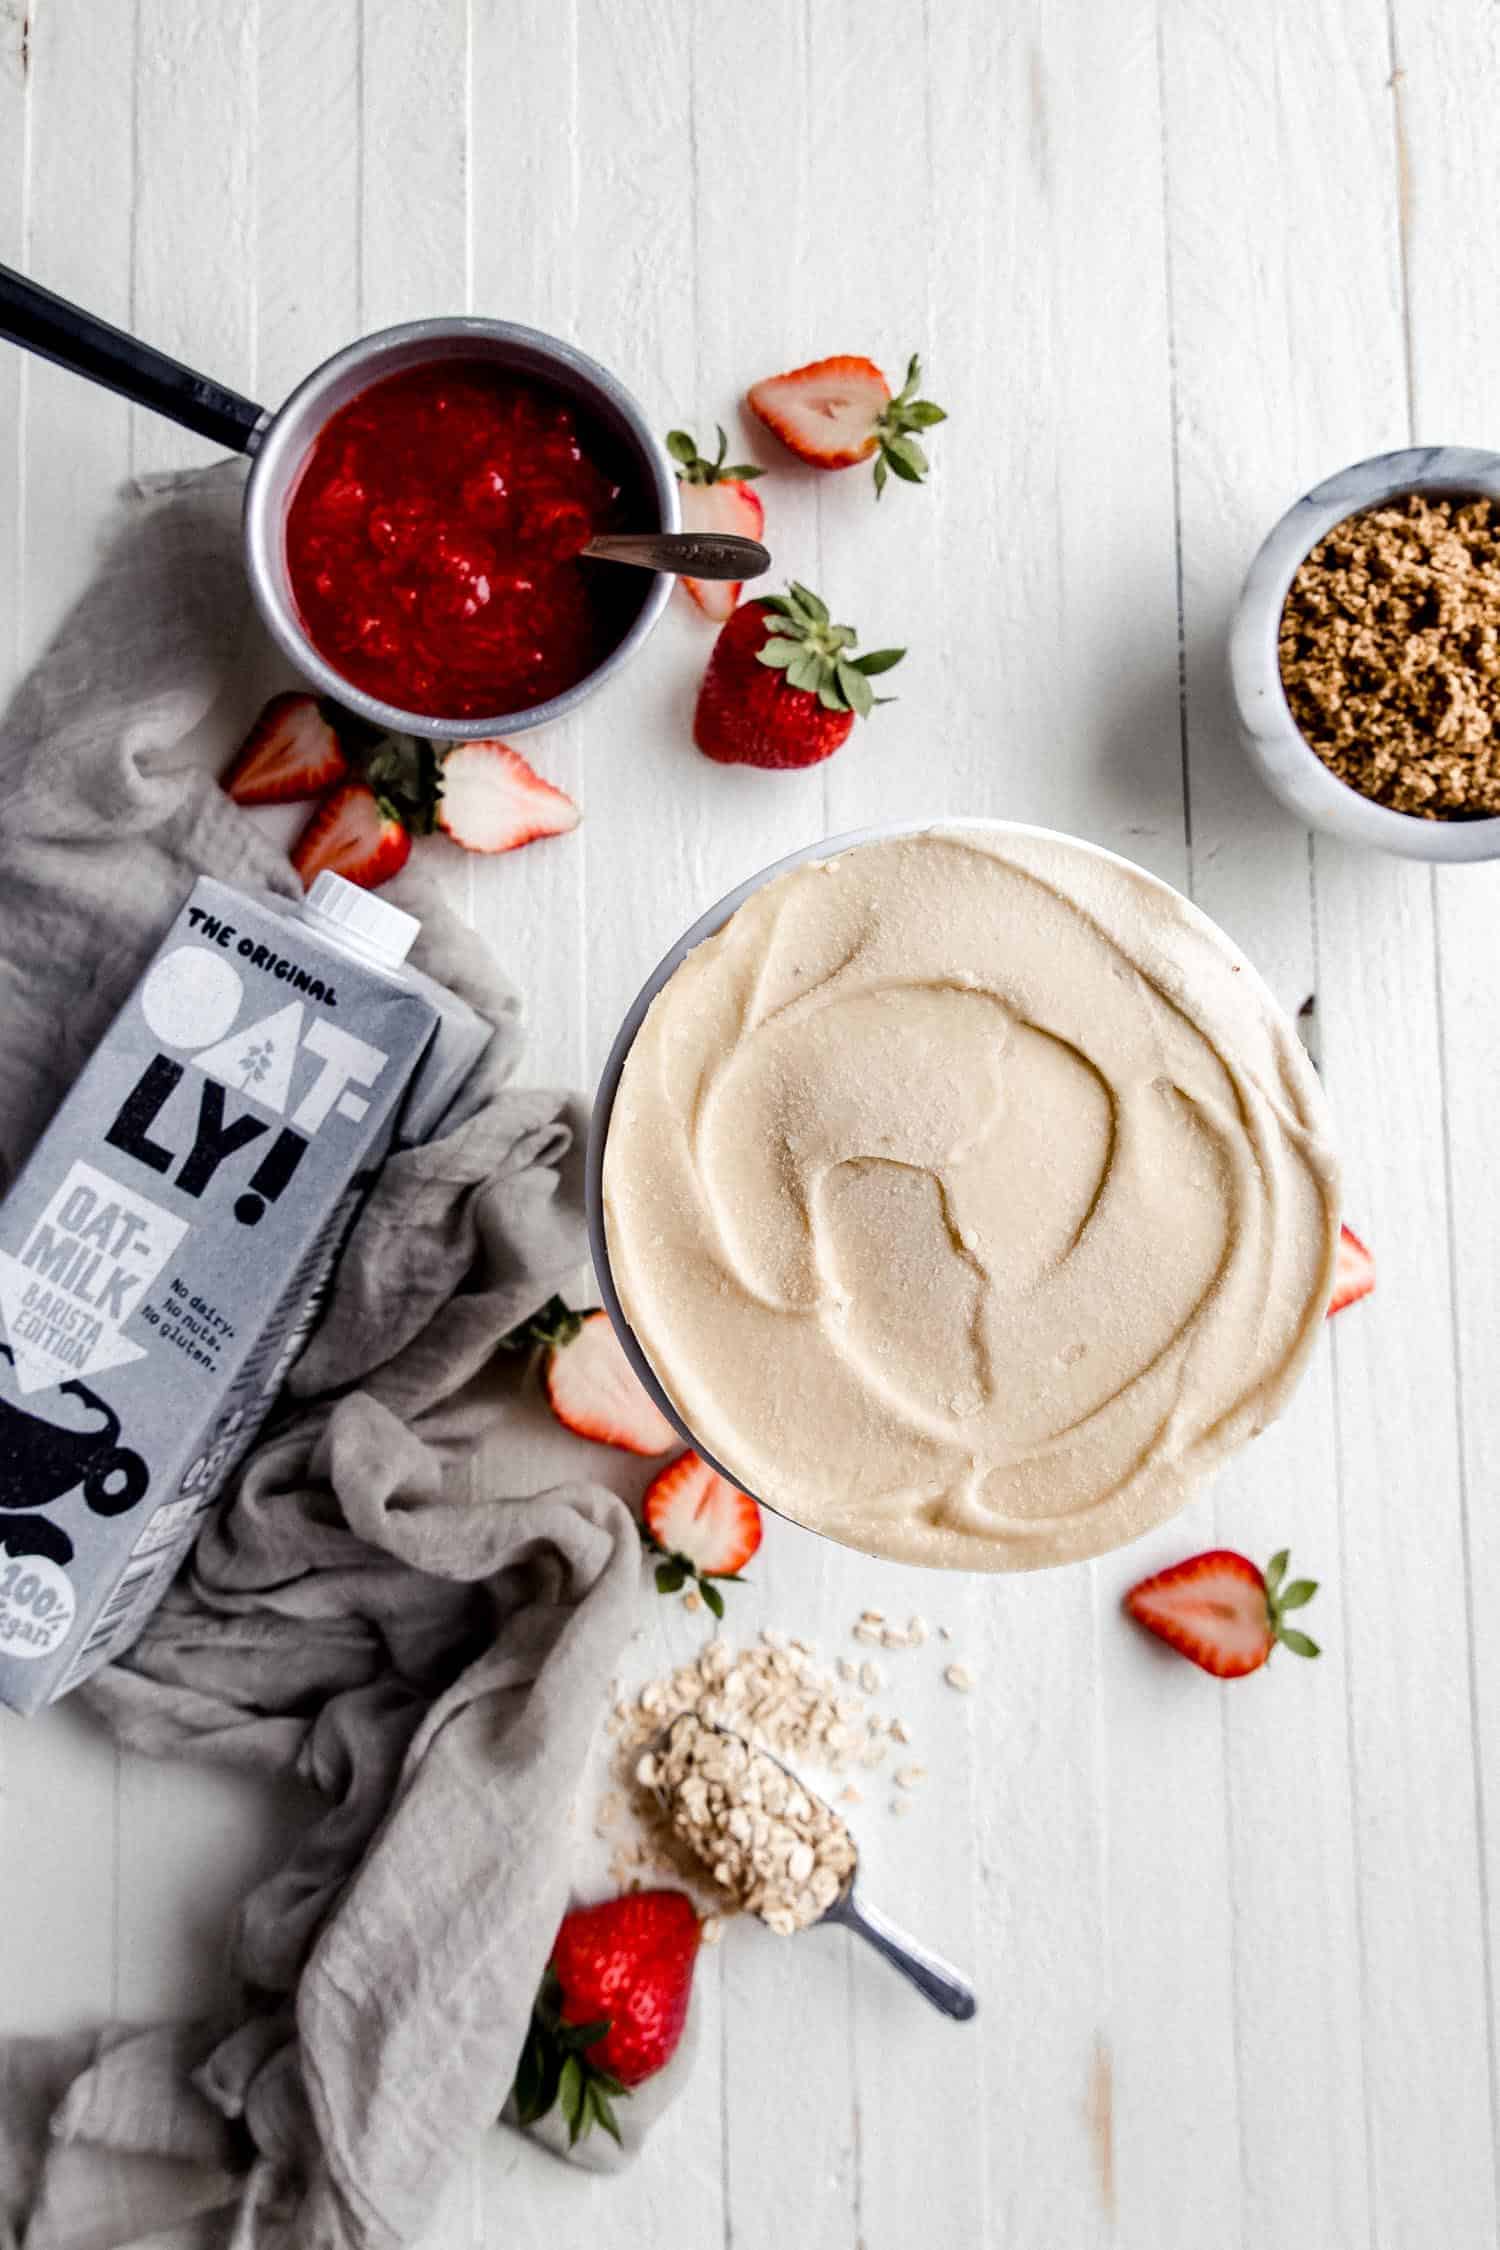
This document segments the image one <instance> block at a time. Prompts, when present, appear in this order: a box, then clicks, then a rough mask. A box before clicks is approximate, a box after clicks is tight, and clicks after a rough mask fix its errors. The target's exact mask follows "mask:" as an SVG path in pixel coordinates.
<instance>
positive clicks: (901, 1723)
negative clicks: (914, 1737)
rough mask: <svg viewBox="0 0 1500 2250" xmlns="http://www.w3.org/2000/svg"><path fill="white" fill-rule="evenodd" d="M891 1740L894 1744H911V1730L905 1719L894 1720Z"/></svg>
mask: <svg viewBox="0 0 1500 2250" xmlns="http://www.w3.org/2000/svg"><path fill="white" fill-rule="evenodd" d="M891 1739H892V1741H893V1742H910V1740H911V1728H910V1727H909V1726H908V1725H907V1723H906V1721H905V1720H904V1719H892V1721H891Z"/></svg>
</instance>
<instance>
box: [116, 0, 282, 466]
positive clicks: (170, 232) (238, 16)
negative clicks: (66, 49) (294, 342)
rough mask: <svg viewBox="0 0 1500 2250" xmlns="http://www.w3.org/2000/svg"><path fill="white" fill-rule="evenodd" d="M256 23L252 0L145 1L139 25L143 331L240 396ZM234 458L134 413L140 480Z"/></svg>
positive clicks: (246, 344) (250, 323)
mask: <svg viewBox="0 0 1500 2250" xmlns="http://www.w3.org/2000/svg"><path fill="white" fill-rule="evenodd" d="M253 28H254V14H253V10H252V9H251V8H250V7H249V6H247V5H246V4H245V0H238V4H237V5H234V6H230V7H222V6H216V5H213V4H212V0H193V4H190V5H188V6H186V7H184V6H183V5H182V4H181V0H140V7H139V10H138V16H137V29H136V38H137V67H136V82H135V98H136V116H135V150H136V192H135V198H134V231H133V244H132V248H133V268H132V289H131V320H132V324H133V325H134V327H135V328H136V329H137V331H138V332H139V333H140V334H141V335H142V336H144V337H145V338H146V339H147V341H148V342H150V343H153V344H158V345H160V347H161V349H162V350H163V351H167V352H171V353H172V354H173V356H174V357H175V358H178V359H181V360H184V361H185V362H186V363H187V365H188V366H189V367H197V368H201V369H202V370H203V372H204V373H205V374H208V375H212V376H216V377H218V378H219V379H220V380H222V381H223V382H225V383H227V384H228V385H229V386H230V388H231V389H235V390H244V389H248V387H249V385H250V382H251V379H252V377H253V375H254V372H255V370H254V363H253V358H252V338H253V335H254V302H255V271H254V249H255V227H254V200H253V194H252V166H253V158H254V148H255V106H254V103H253V101H247V100H246V88H247V87H250V86H253V85H254V82H255V48H254V44H253ZM185 119H191V121H192V122H191V129H190V130H188V131H184V130H183V121H184V120H185ZM222 451H223V448H222V446H216V445H214V444H212V443H211V442H210V441H209V440H208V439H207V438H200V437H196V436H194V435H193V434H192V433H191V432H190V431H187V430H181V429H179V428H178V427H177V425H176V424H175V423H173V422H168V421H164V420H163V419H162V417H161V416H160V415H156V414H148V413H146V412H145V411H144V410H143V409H140V408H137V409H134V410H133V411H132V415H131V467H132V469H133V470H134V471H135V473H136V474H137V475H145V474H147V473H149V472H151V471H153V470H160V469H175V468H180V467H185V466H187V465H188V464H189V463H191V462H198V461H211V460H213V459H214V457H215V456H216V455H217V454H221V453H222Z"/></svg>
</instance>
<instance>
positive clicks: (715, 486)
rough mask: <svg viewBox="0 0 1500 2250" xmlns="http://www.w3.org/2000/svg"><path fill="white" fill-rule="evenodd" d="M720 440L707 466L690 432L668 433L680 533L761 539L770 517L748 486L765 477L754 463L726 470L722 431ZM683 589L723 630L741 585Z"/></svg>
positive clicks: (687, 582) (706, 582)
mask: <svg viewBox="0 0 1500 2250" xmlns="http://www.w3.org/2000/svg"><path fill="white" fill-rule="evenodd" d="M718 437H719V450H718V454H717V456H716V457H715V458H714V459H713V460H712V461H706V460H705V459H704V458H703V456H702V454H700V452H699V451H698V448H697V446H696V445H695V443H694V442H693V440H692V438H691V437H690V436H689V435H688V433H687V431H686V430H672V431H670V432H669V433H668V437H667V451H668V452H669V453H670V454H671V456H672V458H673V460H674V461H677V462H680V464H681V466H680V467H679V469H678V471H677V481H678V483H679V484H680V485H681V487H682V492H681V495H680V497H681V501H682V528H683V530H684V531H727V532H733V533H734V534H735V535H736V536H737V537H739V538H741V539H758V538H759V537H760V535H761V533H762V532H763V531H764V529H765V527H766V512H765V509H764V508H763V507H762V506H761V504H760V496H759V494H758V493H754V492H752V491H751V490H750V481H751V479H752V478H754V477H763V476H764V475H765V473H766V472H765V470H764V469H758V468H757V467H756V466H755V464H754V462H752V461H741V462H737V463H734V464H730V465H726V463H725V460H724V456H725V454H726V453H727V452H728V451H729V440H728V438H727V437H726V436H725V435H724V432H723V430H722V429H720V431H719V433H718ZM681 583H682V585H683V586H684V587H685V588H686V589H687V591H688V593H689V594H691V596H692V598H693V600H694V601H695V602H696V603H697V604H698V607H699V608H700V609H701V610H702V611H703V613H704V615H705V616H706V617H712V618H713V619H714V620H715V622H716V623H718V624H720V625H722V624H723V622H724V620H725V618H726V617H729V616H731V615H732V614H733V611H734V605H735V603H736V602H737V601H738V600H739V598H740V589H741V584H742V581H740V580H726V579H719V578H684V579H683V580H682V581H681Z"/></svg>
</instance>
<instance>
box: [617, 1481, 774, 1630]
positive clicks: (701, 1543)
mask: <svg viewBox="0 0 1500 2250" xmlns="http://www.w3.org/2000/svg"><path fill="white" fill-rule="evenodd" d="M641 1517H642V1520H643V1522H644V1523H645V1526H646V1536H647V1538H648V1540H649V1541H650V1543H651V1545H652V1546H653V1547H655V1548H656V1549H657V1550H658V1552H659V1553H660V1554H661V1555H662V1556H663V1557H664V1558H665V1559H664V1560H663V1561H662V1562H660V1563H658V1564H657V1567H656V1584H657V1589H658V1591H659V1592H660V1593H663V1594H675V1593H677V1592H678V1591H679V1589H680V1588H681V1587H682V1586H683V1585H684V1584H685V1583H686V1581H687V1580H688V1579H689V1578H695V1579H696V1580H697V1581H698V1586H699V1590H700V1592H701V1593H702V1595H703V1599H704V1601H705V1602H706V1603H707V1605H708V1607H709V1608H710V1609H711V1610H712V1611H713V1614H714V1616H715V1617H722V1616H723V1614H724V1597H723V1595H722V1594H721V1593H720V1592H719V1589H718V1587H717V1586H715V1585H713V1584H712V1583H711V1581H712V1580H714V1579H715V1578H728V1579H735V1580H737V1579H738V1577H739V1574H740V1572H741V1571H742V1570H743V1569H744V1567H745V1565H746V1563H747V1562H748V1561H749V1560H750V1557H751V1556H752V1555H753V1554H754V1553H755V1550H756V1548H757V1547H758V1546H759V1545H760V1539H761V1522H760V1507H759V1504H758V1502H756V1501H754V1500H752V1499H751V1497H750V1495H749V1493H748V1492H741V1491H740V1489H739V1487H738V1485H733V1484H730V1483H729V1481H728V1479H727V1478H725V1477H721V1476H720V1475H719V1474H718V1472H717V1470H715V1469H711V1468H710V1467H709V1465H708V1463H707V1462H706V1461H702V1460H700V1459H699V1457H698V1455H697V1454H696V1453H684V1454H682V1455H681V1456H680V1457H679V1458H678V1459H677V1460H675V1461H673V1462H672V1463H670V1465H669V1466H668V1467H667V1468H665V1469H663V1470H662V1472H661V1474H660V1476H658V1477H657V1478H655V1479H654V1481H653V1482H652V1484H651V1485H650V1487H649V1488H648V1490H647V1493H646V1497H645V1499H644V1500H643V1501H642V1503H641Z"/></svg>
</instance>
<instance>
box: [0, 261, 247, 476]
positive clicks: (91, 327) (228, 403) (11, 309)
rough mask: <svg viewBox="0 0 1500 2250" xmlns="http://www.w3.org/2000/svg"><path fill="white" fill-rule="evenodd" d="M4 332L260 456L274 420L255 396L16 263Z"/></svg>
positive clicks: (3, 283)
mask: <svg viewBox="0 0 1500 2250" xmlns="http://www.w3.org/2000/svg"><path fill="white" fill-rule="evenodd" d="M0 336H5V337H8V338H9V339H10V341H11V342H12V343H13V344H23V345H24V346H25V347H26V349H27V351H32V352H39V353H40V354H41V357H42V358H43V359H51V360H55V361H56V362H57V364H58V366H59V367H69V368H71V369H72V371H73V373H74V374H75V375H85V376H87V378H88V380H89V381H90V382H91V383H102V384H103V385H104V387H105V389H106V390H110V391H118V392H120V394H121V396H122V397H124V398H130V399H134V400H135V402H136V404H137V406H149V407H150V408H151V410H152V412H153V413H154V414H165V415H166V417H167V419H168V420H169V421H172V422H180V423H181V424H182V426H183V428H184V429H188V430H196V431H197V432H198V434H199V436H200V437H206V438H212V439H213V440H214V443H215V444H216V445H227V446H228V447H229V449H230V451H231V452H232V453H253V452H254V451H255V448H256V446H257V444H258V443H259V442H260V438H261V436H262V435H263V433H264V430H265V427H266V423H267V421H268V419H269V417H268V416H267V414H266V412H265V409H264V408H263V407H260V406H257V405H256V404H255V403H254V401H253V400H251V399H248V398H241V397H240V395H239V393H238V392H237V391H228V390H225V388H224V386H223V384H222V383H213V382H210V381H209V379H208V377H207V376H206V375H196V374H194V372H193V370H192V368H191V367H184V366H183V364H182V362H181V360H179V359H169V358H168V357H167V355H166V353H165V352H158V351H153V350H152V348H151V346H150V345H149V344H143V343H142V342H141V341H140V339H139V338H138V337H135V336H127V335H126V333H125V331H124V329H123V328H111V327H110V325H109V323H108V321H105V320H96V319H95V317H94V315H93V314H92V313H88V312H85V311H84V310H83V308H82V306H81V305H70V304H69V302H68V300H67V298H66V297H54V296H53V294H52V291H51V290H50V289H43V288H42V287H40V285H39V284H38V283H37V282H35V281H28V279H27V278H26V276H25V274H23V273H14V272H12V270H11V268H10V267H9V266H0Z"/></svg>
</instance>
